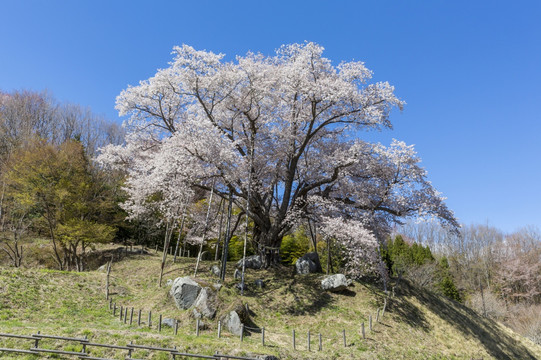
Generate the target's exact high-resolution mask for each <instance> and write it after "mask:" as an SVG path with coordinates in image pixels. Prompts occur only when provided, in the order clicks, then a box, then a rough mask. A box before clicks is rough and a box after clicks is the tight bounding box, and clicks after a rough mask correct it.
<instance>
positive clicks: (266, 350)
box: [0, 251, 541, 360]
mask: <svg viewBox="0 0 541 360" xmlns="http://www.w3.org/2000/svg"><path fill="white" fill-rule="evenodd" d="M160 260H161V253H154V251H151V252H150V254H147V255H128V256H125V257H123V258H122V260H120V261H118V262H115V263H114V264H113V267H112V272H111V292H112V298H113V301H114V302H115V303H116V304H117V306H118V307H120V305H122V306H128V307H129V308H130V310H131V307H134V309H135V314H137V312H138V310H139V309H142V314H143V316H142V321H143V325H142V326H141V327H138V326H137V324H136V315H134V324H133V325H132V326H130V325H129V324H124V322H121V321H120V320H119V318H118V312H117V317H113V315H112V312H111V311H110V310H109V304H108V302H107V301H106V300H105V278H106V274H105V272H104V271H99V270H92V271H88V272H83V273H75V272H60V271H51V270H45V269H13V268H6V267H3V268H1V269H0V332H3V333H16V334H25V335H30V334H32V333H36V332H37V331H41V333H43V334H54V335H63V336H76V337H84V336H85V335H86V336H88V337H89V338H90V339H91V340H92V341H94V342H100V343H109V344H112V343H114V344H119V345H125V344H127V343H129V342H130V341H134V343H137V344H147V345H152V346H162V347H173V346H177V347H178V348H179V349H180V350H181V351H186V352H192V353H193V352H196V353H202V354H209V355H210V354H214V353H215V351H217V350H218V351H220V352H221V353H226V354H237V355H252V354H274V355H277V356H278V357H279V358H281V359H423V360H424V359H471V358H483V359H539V358H541V348H540V347H539V346H536V345H534V344H533V343H531V342H530V341H528V340H526V339H524V338H522V337H520V336H519V335H517V334H515V333H513V332H511V331H510V330H508V329H507V328H505V327H503V326H501V325H499V324H498V323H496V322H493V321H491V320H488V319H484V318H481V317H479V316H478V315H477V314H476V313H475V312H473V311H471V310H469V309H468V308H466V307H465V306H463V305H461V304H459V303H457V302H454V301H452V300H448V299H446V298H443V297H440V296H437V295H434V294H431V293H428V292H426V291H424V290H420V289H417V288H415V287H414V286H412V285H410V284H408V283H407V282H404V281H402V282H401V284H400V285H399V286H398V288H397V291H396V295H395V297H394V298H392V299H389V301H388V306H387V308H386V312H385V315H384V316H383V317H382V318H381V319H380V322H379V323H376V321H375V318H376V314H377V309H378V308H379V309H381V308H382V307H383V303H384V294H383V293H382V292H381V291H380V290H379V289H378V288H377V287H376V286H373V285H371V284H362V283H354V286H352V287H350V288H349V289H348V290H346V291H345V292H343V293H338V294H333V293H326V292H323V291H321V290H320V279H321V275H305V276H299V275H296V276H294V275H293V272H292V269H291V268H287V267H282V268H278V269H271V270H260V271H255V270H247V277H246V283H247V284H248V285H249V288H248V290H247V291H246V293H245V296H244V297H242V298H241V297H240V295H239V292H238V290H236V289H235V287H234V285H235V281H234V280H233V271H234V269H233V267H231V268H229V269H228V274H227V280H226V282H225V284H224V286H223V287H222V289H221V290H220V291H219V302H220V306H219V310H218V315H217V317H216V319H215V320H203V322H205V323H206V325H207V327H208V328H207V329H206V330H202V331H201V334H200V336H199V337H196V335H195V319H194V318H193V317H192V315H191V311H190V310H186V311H181V310H178V309H177V308H176V307H175V305H174V303H173V301H172V299H171V297H170V295H169V294H168V290H169V288H168V287H167V286H165V285H163V286H162V287H161V288H158V286H157V280H158V275H159V269H160ZM211 264H213V262H210V261H203V262H202V264H201V265H200V270H199V274H198V277H199V278H200V279H201V280H202V281H205V282H209V283H213V282H215V281H216V278H215V277H213V275H211V273H210V272H209V271H208V269H209V266H210V265H211ZM194 267H195V259H193V258H192V259H187V258H180V259H179V261H178V262H177V263H176V264H172V263H171V262H168V264H167V266H166V269H165V273H164V279H165V280H164V282H163V283H164V284H165V283H166V281H167V280H168V279H175V278H176V277H179V276H187V275H192V274H193V271H194ZM256 279H262V280H264V282H265V284H266V286H265V287H264V288H262V289H259V288H257V287H256V286H254V285H253V283H254V281H255V280H256ZM239 303H242V304H248V307H249V309H250V311H251V312H252V317H251V321H252V324H251V325H252V326H255V327H258V328H262V327H264V328H265V330H266V331H265V343H266V344H265V346H264V347H263V346H262V345H261V334H260V333H258V332H257V331H254V332H252V333H251V334H250V335H248V336H246V337H245V338H244V342H243V343H241V342H240V339H239V338H237V337H236V336H233V335H231V334H228V333H227V332H226V331H225V330H224V331H223V332H222V338H221V339H217V336H216V331H217V319H219V318H220V317H221V316H222V315H223V314H225V313H226V312H227V311H228V310H230V309H232V308H234V307H235V306H237V305H238V304H239ZM148 311H152V314H153V315H152V317H153V323H154V324H153V326H152V328H151V329H149V328H148V326H146V322H147V316H148ZM160 314H161V315H162V316H163V317H164V318H166V317H169V318H175V319H178V320H180V327H179V331H178V335H176V336H175V335H174V332H173V329H170V328H165V327H164V328H163V329H162V331H161V332H160V333H159V332H158V330H157V328H156V324H157V319H158V316H159V315H160ZM370 315H372V317H373V331H369V330H368V319H369V316H370ZM362 322H364V323H365V326H366V336H367V338H366V339H365V340H363V339H362V338H361V323H362ZM293 330H295V332H296V344H297V349H296V350H293V348H292V339H291V338H292V331H293ZM343 330H345V331H346V342H347V347H344V345H343V338H342V334H343V333H342V331H343ZM308 331H310V332H311V334H312V342H311V351H310V352H308V350H307V333H308ZM319 333H321V334H322V346H323V350H322V351H319V350H318V345H319V344H318V343H319ZM44 344H46V346H49V347H51V348H63V349H66V347H65V345H64V344H65V343H64V342H61V341H53V340H49V341H47V342H44ZM62 346H64V347H62ZM69 346H70V349H71V348H74V349H75V350H78V349H77V347H76V346H75V345H69ZM0 347H18V348H29V347H30V342H29V341H24V340H15V339H6V338H0ZM91 351H92V356H97V357H113V358H118V359H121V358H123V357H125V356H126V353H125V352H122V351H114V350H108V349H104V348H92V349H91ZM1 356H2V358H10V357H12V358H25V357H26V358H29V359H31V358H35V356H33V355H20V356H18V355H15V354H6V353H3V354H1ZM134 356H136V357H138V358H149V359H161V358H163V359H165V358H168V356H169V355H167V354H165V353H158V352H151V351H139V352H137V353H136V354H134Z"/></svg>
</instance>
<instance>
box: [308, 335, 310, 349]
mask: <svg viewBox="0 0 541 360" xmlns="http://www.w3.org/2000/svg"><path fill="white" fill-rule="evenodd" d="M308 351H310V330H308Z"/></svg>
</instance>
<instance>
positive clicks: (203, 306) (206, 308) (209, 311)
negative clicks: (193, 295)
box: [193, 287, 217, 319]
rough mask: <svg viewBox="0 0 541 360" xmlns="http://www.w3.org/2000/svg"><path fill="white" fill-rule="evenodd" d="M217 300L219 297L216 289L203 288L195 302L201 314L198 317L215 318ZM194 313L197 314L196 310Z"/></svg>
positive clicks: (195, 308)
mask: <svg viewBox="0 0 541 360" xmlns="http://www.w3.org/2000/svg"><path fill="white" fill-rule="evenodd" d="M216 302H217V297H216V293H215V292H214V291H212V290H211V289H210V288H207V287H206V288H203V289H201V291H200V292H199V295H198V296H197V299H196V300H195V302H194V304H193V306H194V310H195V311H196V312H197V313H198V314H199V315H200V316H196V317H206V318H208V319H214V316H216ZM194 315H196V313H195V312H194Z"/></svg>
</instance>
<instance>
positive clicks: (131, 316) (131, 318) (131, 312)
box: [130, 307, 133, 325]
mask: <svg viewBox="0 0 541 360" xmlns="http://www.w3.org/2000/svg"><path fill="white" fill-rule="evenodd" d="M132 323H133V307H132V308H131V311H130V325H131V324H132Z"/></svg>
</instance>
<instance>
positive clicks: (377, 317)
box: [376, 309, 379, 322]
mask: <svg viewBox="0 0 541 360" xmlns="http://www.w3.org/2000/svg"><path fill="white" fill-rule="evenodd" d="M376 322H379V309H378V313H377V314H376Z"/></svg>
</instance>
